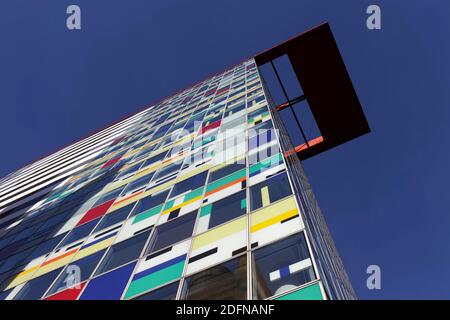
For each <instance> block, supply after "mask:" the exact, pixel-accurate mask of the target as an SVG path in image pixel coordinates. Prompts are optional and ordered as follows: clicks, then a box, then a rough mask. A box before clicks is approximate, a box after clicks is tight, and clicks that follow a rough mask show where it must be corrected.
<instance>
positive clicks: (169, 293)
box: [132, 281, 180, 300]
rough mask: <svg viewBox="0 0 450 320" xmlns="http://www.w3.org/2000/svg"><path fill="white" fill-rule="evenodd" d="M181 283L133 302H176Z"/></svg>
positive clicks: (150, 293)
mask: <svg viewBox="0 0 450 320" xmlns="http://www.w3.org/2000/svg"><path fill="white" fill-rule="evenodd" d="M179 285H180V282H179V281H177V282H174V283H171V284H168V285H167V286H164V287H162V288H159V289H156V290H154V291H151V292H148V293H145V294H143V295H142V296H139V297H137V298H134V299H132V300H175V297H176V295H177V290H178V286H179Z"/></svg>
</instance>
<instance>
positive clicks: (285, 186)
mask: <svg viewBox="0 0 450 320" xmlns="http://www.w3.org/2000/svg"><path fill="white" fill-rule="evenodd" d="M291 194H292V190H291V186H290V184H289V180H288V177H287V174H286V173H282V174H279V175H277V176H275V177H272V178H270V179H268V180H265V181H263V182H261V183H258V184H257V185H254V186H252V187H251V188H250V210H252V211H254V210H256V209H259V208H261V207H265V206H268V205H270V204H271V203H273V202H275V201H278V200H280V199H283V198H285V197H287V196H289V195H291Z"/></svg>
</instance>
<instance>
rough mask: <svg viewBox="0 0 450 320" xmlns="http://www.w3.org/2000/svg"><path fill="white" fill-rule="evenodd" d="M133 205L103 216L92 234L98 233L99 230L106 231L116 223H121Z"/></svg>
mask: <svg viewBox="0 0 450 320" xmlns="http://www.w3.org/2000/svg"><path fill="white" fill-rule="evenodd" d="M133 205H134V203H133V204H129V205H127V206H125V207H122V208H120V209H117V210H116V211H113V212H111V213H108V214H106V215H105V216H103V218H102V220H101V221H100V223H99V224H98V225H97V227H96V228H95V230H94V232H93V233H96V232H99V231H100V230H103V229H106V228H108V227H111V226H113V225H115V224H116V223H119V222H122V221H124V220H125V219H127V217H128V215H129V214H130V211H131V209H133Z"/></svg>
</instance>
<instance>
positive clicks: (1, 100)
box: [0, 0, 450, 299]
mask: <svg viewBox="0 0 450 320" xmlns="http://www.w3.org/2000/svg"><path fill="white" fill-rule="evenodd" d="M69 4H78V5H79V6H80V7H81V10H82V30H81V31H76V32H73V31H68V30H67V29H66V27H65V19H66V13H65V11H66V8H67V6H68V5H69ZM369 4H378V5H379V6H380V7H381V9H382V30H380V31H369V30H368V29H367V28H366V26H365V20H366V17H367V15H366V13H365V11H366V8H367V6H368V5H369ZM449 9H450V4H449V2H448V1H446V0H441V1H437V0H429V1H420V0H416V1H413V0H408V1H392V0H391V1H381V0H377V1H362V0H351V1H350V0H347V1H335V0H329V1H321V0H308V1H305V0H291V1H283V0H277V1H263V0H255V1H249V0H246V1H237V0H236V1H235V0H229V1H226V2H223V1H221V2H217V1H206V0H205V1H203V0H195V1H186V0H185V1H172V0H164V1H162V0H159V1H156V0H155V1H148V0H133V1H123V0H108V1H106V0H105V1H100V0H96V1H92V0H90V1H87V0H71V1H65V0H58V1H54V0H40V1H32V0H28V1H22V0H3V1H2V3H1V5H0V41H1V45H0V108H1V109H0V110H1V113H0V115H1V116H0V119H1V126H0V134H1V136H2V139H1V142H0V148H1V150H3V151H2V157H1V160H0V176H4V175H5V174H7V173H9V172H11V171H13V170H16V169H18V168H20V167H21V166H23V165H25V164H28V163H29V162H30V161H32V160H34V159H37V158H39V157H41V156H43V155H46V154H48V153H51V152H53V151H55V150H56V149H57V148H59V147H61V146H64V145H66V144H68V143H70V142H72V141H74V140H76V139H78V138H80V137H82V136H85V135H86V134H87V133H89V132H91V131H94V130H96V129H98V128H100V127H103V126H105V125H107V124H109V123H111V122H113V121H115V120H117V119H119V118H121V117H123V116H124V115H126V114H128V113H131V112H134V111H136V110H137V108H138V107H140V106H142V105H145V104H149V103H150V102H152V101H154V100H157V99H159V98H161V97H164V96H167V95H170V94H171V93H173V92H174V91H176V90H178V89H180V88H183V87H185V86H187V85H190V84H192V83H193V82H195V81H198V80H201V79H203V78H205V76H207V75H208V74H210V73H212V72H216V71H220V70H222V69H223V68H224V67H227V66H229V65H232V64H234V63H236V62H238V61H240V60H241V59H243V58H245V57H248V56H251V55H253V54H255V53H256V52H258V51H260V50H262V49H265V48H268V47H270V46H271V45H273V44H276V43H278V42H280V41H283V40H285V39H287V38H288V37H290V36H292V35H295V34H297V33H299V32H302V31H304V30H306V29H307V28H310V27H311V26H314V25H316V24H318V23H321V22H323V21H328V22H329V23H330V24H331V27H332V29H333V32H334V35H335V38H336V40H337V42H338V45H339V48H340V50H341V53H342V55H343V57H344V60H345V63H346V65H347V68H348V71H349V73H350V76H351V78H352V81H353V83H354V86H355V89H356V91H357V93H358V96H359V98H360V100H361V103H362V105H363V108H364V110H365V113H366V116H367V118H368V120H369V123H370V126H371V128H372V133H371V134H369V135H366V136H364V137H362V138H359V139H357V140H355V141H352V142H350V143H347V144H346V145H343V146H340V147H338V148H336V149H333V150H330V151H329V152H327V153H324V154H322V155H320V156H317V157H315V158H313V159H311V160H308V161H306V162H304V167H305V169H306V171H307V173H308V175H309V177H310V180H311V183H312V185H313V188H314V190H315V192H316V195H317V197H318V200H319V202H320V205H321V207H322V210H323V212H324V214H325V216H326V219H327V222H328V224H329V227H330V229H331V231H332V234H333V236H334V239H335V241H336V244H337V247H338V249H339V251H340V253H341V255H342V258H343V260H344V263H345V265H346V267H347V270H348V273H349V275H350V278H351V280H352V283H353V286H354V288H355V290H356V292H357V294H358V296H359V297H360V298H366V299H373V298H388V299H389V298H450V293H449V292H450V291H449V283H450V274H449V272H448V270H450V250H449V247H448V243H450V203H449V202H450V196H449V195H450V194H449V186H448V184H449V182H448V181H449V178H450V170H449V165H448V163H450V152H449V151H448V139H449V132H448V127H449V125H450V106H449V100H450V99H449V96H450V90H449V84H450V79H449V78H450V62H449V57H450V41H449V38H448V37H449V35H448V31H449V30H450V19H449V18H448V12H449ZM370 264H377V265H379V266H380V267H381V269H382V290H379V291H369V290H367V289H366V286H365V281H366V277H367V275H366V273H365V270H366V267H367V266H368V265H370Z"/></svg>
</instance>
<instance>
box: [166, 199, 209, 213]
mask: <svg viewBox="0 0 450 320" xmlns="http://www.w3.org/2000/svg"><path fill="white" fill-rule="evenodd" d="M201 198H202V196H198V197H195V198H193V199H191V200H188V201H186V202H183V203H182V204H179V205H177V206H175V207H172V208H170V209H167V210H164V211H163V212H162V214H168V213H170V212H172V211H175V210H177V209H179V208H182V207H184V206H187V205H189V204H191V203H194V202H195V201H198V200H200V199H201Z"/></svg>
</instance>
